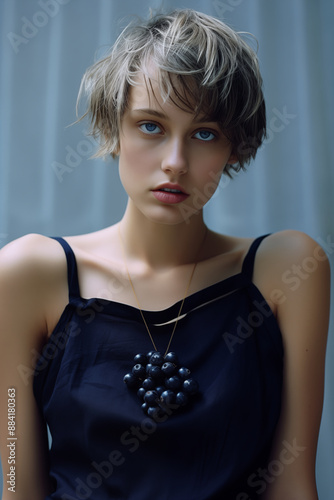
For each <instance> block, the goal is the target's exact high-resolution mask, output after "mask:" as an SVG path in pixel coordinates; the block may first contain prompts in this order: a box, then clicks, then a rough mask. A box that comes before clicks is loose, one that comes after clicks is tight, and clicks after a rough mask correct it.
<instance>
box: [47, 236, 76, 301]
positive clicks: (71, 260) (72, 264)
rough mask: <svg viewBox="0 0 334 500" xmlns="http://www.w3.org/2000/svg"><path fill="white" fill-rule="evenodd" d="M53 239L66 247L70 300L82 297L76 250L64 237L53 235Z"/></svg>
mask: <svg viewBox="0 0 334 500" xmlns="http://www.w3.org/2000/svg"><path fill="white" fill-rule="evenodd" d="M52 239H54V240H56V241H58V243H60V244H61V246H62V247H63V249H64V252H65V255H66V261H67V281H68V294H69V299H70V301H71V300H72V299H75V298H78V297H80V288H79V280H78V268H77V262H76V259H75V255H74V252H73V250H72V248H71V247H70V245H69V244H68V243H67V241H66V240H64V238H60V237H55V236H53V237H52Z"/></svg>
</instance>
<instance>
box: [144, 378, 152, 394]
mask: <svg viewBox="0 0 334 500" xmlns="http://www.w3.org/2000/svg"><path fill="white" fill-rule="evenodd" d="M141 385H142V387H144V389H145V390H146V391H151V390H152V389H154V386H155V383H154V380H153V379H152V378H146V379H145V380H143V382H142V384H141Z"/></svg>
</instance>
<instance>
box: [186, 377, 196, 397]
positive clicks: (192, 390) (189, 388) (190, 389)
mask: <svg viewBox="0 0 334 500" xmlns="http://www.w3.org/2000/svg"><path fill="white" fill-rule="evenodd" d="M183 390H184V392H185V393H186V394H190V395H193V394H196V393H197V392H198V383H197V382H196V380H194V379H193V378H188V379H187V380H185V381H184V382H183Z"/></svg>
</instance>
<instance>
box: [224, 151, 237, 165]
mask: <svg viewBox="0 0 334 500" xmlns="http://www.w3.org/2000/svg"><path fill="white" fill-rule="evenodd" d="M238 161H239V160H238V157H237V155H236V154H234V153H231V155H230V157H229V159H228V160H227V164H228V165H234V164H235V163H238Z"/></svg>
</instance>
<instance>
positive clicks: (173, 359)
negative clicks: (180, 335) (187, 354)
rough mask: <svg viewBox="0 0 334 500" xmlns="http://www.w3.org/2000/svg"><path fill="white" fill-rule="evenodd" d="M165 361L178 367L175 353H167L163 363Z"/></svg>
mask: <svg viewBox="0 0 334 500" xmlns="http://www.w3.org/2000/svg"><path fill="white" fill-rule="evenodd" d="M166 361H169V362H170V363H174V365H178V364H179V360H178V357H177V355H176V354H175V352H169V353H167V354H166V356H165V362H166Z"/></svg>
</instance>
